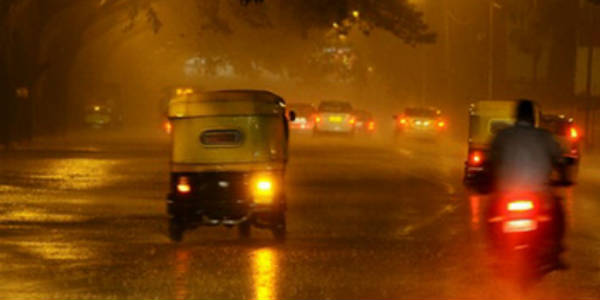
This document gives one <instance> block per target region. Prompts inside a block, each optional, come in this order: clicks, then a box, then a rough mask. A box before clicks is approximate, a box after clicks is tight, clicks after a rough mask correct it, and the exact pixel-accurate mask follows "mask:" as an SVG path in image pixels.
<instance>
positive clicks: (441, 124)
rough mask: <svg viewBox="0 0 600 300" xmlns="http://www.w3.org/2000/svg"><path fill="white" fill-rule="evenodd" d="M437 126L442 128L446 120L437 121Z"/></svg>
mask: <svg viewBox="0 0 600 300" xmlns="http://www.w3.org/2000/svg"><path fill="white" fill-rule="evenodd" d="M437 126H438V127H439V128H444V127H446V122H444V121H438V123H437Z"/></svg>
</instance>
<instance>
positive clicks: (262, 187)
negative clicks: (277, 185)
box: [254, 177, 275, 204]
mask: <svg viewBox="0 0 600 300" xmlns="http://www.w3.org/2000/svg"><path fill="white" fill-rule="evenodd" d="M274 194H275V193H274V183H273V180H272V179H271V178H268V177H260V178H258V179H257V180H256V181H255V183H254V202H255V203H257V204H271V203H272V202H273V195H274Z"/></svg>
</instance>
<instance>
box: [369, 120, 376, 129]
mask: <svg viewBox="0 0 600 300" xmlns="http://www.w3.org/2000/svg"><path fill="white" fill-rule="evenodd" d="M368 128H369V130H371V131H372V130H375V122H373V121H371V122H369V125H368Z"/></svg>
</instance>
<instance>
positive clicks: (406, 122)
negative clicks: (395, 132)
mask: <svg viewBox="0 0 600 300" xmlns="http://www.w3.org/2000/svg"><path fill="white" fill-rule="evenodd" d="M399 123H400V125H406V124H408V120H406V119H405V118H401V119H400V121H399Z"/></svg>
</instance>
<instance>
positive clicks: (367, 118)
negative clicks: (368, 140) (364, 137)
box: [354, 110, 376, 134]
mask: <svg viewBox="0 0 600 300" xmlns="http://www.w3.org/2000/svg"><path fill="white" fill-rule="evenodd" d="M354 117H355V118H356V124H355V127H356V128H355V130H356V132H360V133H366V134H373V133H374V132H375V129H376V124H375V119H374V118H373V114H371V113H370V112H368V111H365V110H357V111H355V112H354Z"/></svg>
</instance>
